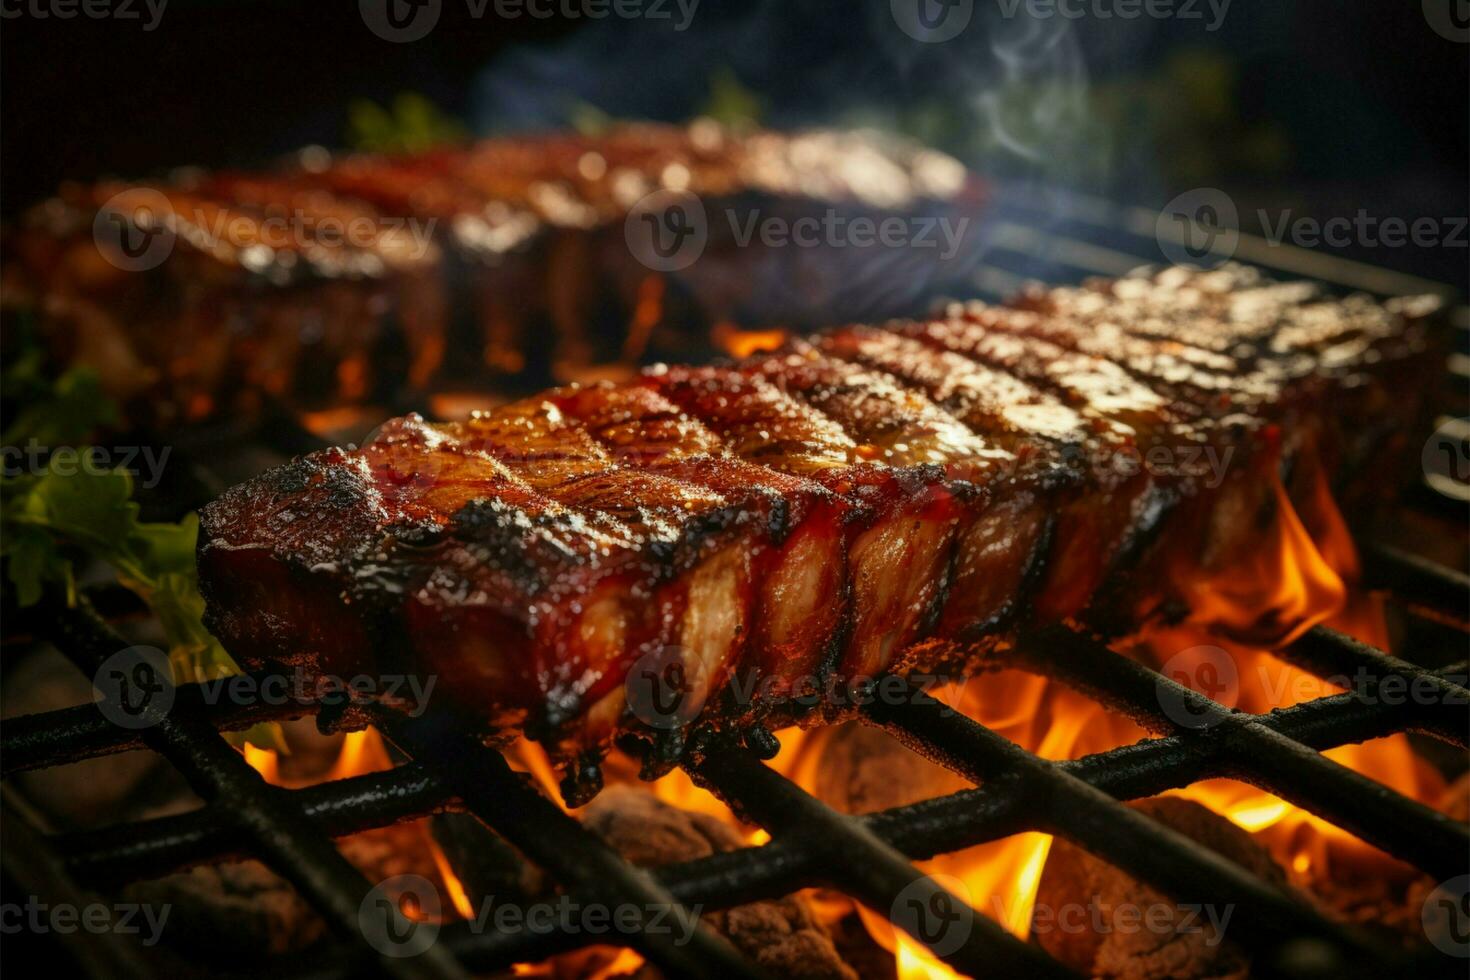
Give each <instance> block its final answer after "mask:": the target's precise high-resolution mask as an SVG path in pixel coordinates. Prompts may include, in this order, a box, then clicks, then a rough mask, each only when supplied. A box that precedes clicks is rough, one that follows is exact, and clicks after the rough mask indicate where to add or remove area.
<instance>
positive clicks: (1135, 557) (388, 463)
mask: <svg viewBox="0 0 1470 980" xmlns="http://www.w3.org/2000/svg"><path fill="white" fill-rule="evenodd" d="M1433 308H1434V304H1433V302H1432V301H1428V300H1401V301H1393V302H1390V303H1388V304H1378V303H1376V302H1373V301H1370V300H1368V299H1366V298H1363V297H1352V298H1347V299H1342V300H1338V299H1332V298H1328V297H1324V296H1321V295H1318V294H1317V293H1316V292H1315V291H1314V290H1313V289H1312V288H1311V287H1308V286H1303V285H1300V284H1273V283H1270V282H1267V281H1264V280H1262V279H1260V278H1259V277H1258V276H1257V275H1256V274H1255V273H1253V272H1250V271H1247V270H1245V269H1243V268H1237V267H1233V266H1232V267H1226V268H1224V269H1221V270H1218V271H1215V272H1208V273H1201V272H1193V271H1187V270H1183V269H1169V270H1165V271H1162V272H1159V273H1157V274H1155V275H1152V276H1140V277H1136V278H1128V279H1122V280H1118V281H1111V282H1099V283H1092V284H1088V285H1086V286H1083V287H1079V288H1074V289H1057V290H1050V291H1036V292H1030V293H1027V294H1025V295H1023V296H1021V297H1020V298H1019V299H1017V300H1016V301H1014V302H1013V304H1012V305H1008V306H985V305H967V306H957V307H955V308H953V309H951V310H950V311H948V313H947V314H946V315H944V316H942V317H938V318H935V319H929V320H918V321H902V322H894V323H889V324H886V325H884V326H882V327H871V326H849V327H844V328H841V329H836V330H832V331H829V332H826V333H820V334H817V335H815V336H812V337H810V338H807V339H804V340H799V341H793V342H791V343H790V344H788V345H787V346H786V347H785V348H783V349H781V350H779V351H776V352H773V353H765V354H758V355H755V356H753V357H750V358H748V359H745V360H740V361H737V362H734V363H729V364H726V365H723V366H716V367H673V366H655V367H652V368H650V369H648V370H646V371H645V372H644V373H643V374H642V375H641V376H640V377H638V378H637V379H636V380H634V381H631V382H627V383H622V384H616V385H614V384H599V385H592V386H585V387H581V386H572V387H566V388H561V389H556V390H552V391H548V392H545V393H543V394H541V395H539V396H536V397H533V398H529V399H526V400H523V401H520V402H517V403H515V404H512V405H509V406H505V407H502V408H498V409H495V410H493V411H489V412H486V413H483V414H479V415H477V416H475V417H473V418H471V419H469V420H468V421H464V422H456V423H450V424H430V423H428V422H425V421H424V420H422V419H420V418H418V417H414V416H410V417H407V418H401V419H397V420H395V421H394V422H392V423H390V424H388V425H387V426H385V427H384V428H383V429H382V430H381V432H380V433H379V434H378V435H377V436H376V438H374V439H373V440H371V441H370V442H369V443H368V444H366V445H364V446H362V447H361V448H357V449H330V450H326V451H322V452H317V453H313V454H311V455H309V456H306V457H303V458H299V459H297V460H295V461H293V462H291V463H290V464H289V465H286V466H283V467H281V468H279V469H276V470H273V471H271V472H268V473H266V474H264V475H262V476H260V477H258V478H256V479H254V480H252V481H250V482H248V483H246V484H244V485H242V486H239V487H236V488H234V489H233V490H231V491H229V492H227V493H226V494H225V495H224V496H223V497H221V498H220V499H219V500H218V501H216V502H214V503H213V504H211V505H210V506H208V507H207V508H206V509H205V510H204V512H203V516H202V535H201V539H200V544H199V568H200V575H201V582H202V586H203V589H204V593H205V597H206V599H207V603H208V623H209V624H210V627H211V629H213V630H214V631H215V633H216V634H217V635H218V636H219V637H220V638H221V640H222V641H223V642H224V643H225V645H226V647H227V648H228V649H229V650H230V651H231V652H232V653H233V654H234V655H235V656H236V657H238V658H239V659H240V660H241V662H242V663H244V664H246V665H248V666H250V667H268V666H275V667H279V666H282V665H295V666H297V667H300V668H302V669H305V670H307V671H311V672H320V673H327V674H332V675H338V676H350V675H355V674H359V673H362V672H364V671H366V672H369V673H371V672H373V671H377V672H394V673H396V672H404V671H411V672H414V673H416V674H424V675H427V674H432V675H434V676H436V677H437V678H438V687H437V692H438V693H437V694H436V695H435V697H436V698H438V699H440V700H439V704H438V706H439V707H441V708H444V709H445V710H446V711H448V712H451V713H457V714H458V715H459V716H460V718H461V719H462V720H463V722H464V723H465V724H468V725H472V726H475V727H477V728H479V729H480V730H482V731H485V732H487V733H491V732H497V731H500V732H504V731H519V730H524V731H527V732H530V733H532V734H533V735H535V736H537V737H540V738H542V739H544V740H546V741H547V742H548V743H549V744H551V746H552V748H553V750H554V752H555V753H556V754H557V755H559V756H560V757H562V758H563V759H565V760H568V761H575V765H574V766H573V768H574V769H575V770H576V771H577V772H578V773H581V776H580V777H579V778H580V780H581V781H580V782H579V781H578V778H573V779H572V780H571V781H570V782H569V784H568V790H567V791H568V793H569V795H570V796H571V797H572V798H582V797H585V795H586V793H587V792H588V790H589V788H595V760H596V759H597V758H598V757H599V756H598V753H599V752H600V751H601V749H602V747H603V746H605V744H606V743H607V742H608V740H609V739H610V738H611V737H613V736H614V735H615V734H617V733H623V734H630V735H631V734H636V733H637V732H639V731H642V730H645V729H648V728H660V727H664V726H660V725H658V724H657V719H655V720H654V721H653V722H650V721H649V720H648V718H647V717H646V715H643V716H640V715H639V712H637V711H636V710H633V711H630V710H629V706H628V705H627V703H626V701H627V692H628V691H629V688H628V685H627V684H626V683H625V681H626V678H627V677H628V676H629V672H630V670H632V669H633V667H634V665H635V664H641V663H643V662H645V661H646V660H647V658H649V657H651V656H652V657H654V658H655V661H656V662H659V663H663V662H665V661H666V660H667V658H673V660H674V662H675V663H677V664H678V665H679V666H680V668H681V670H682V674H683V677H684V680H683V681H681V684H684V685H685V689H687V690H690V691H691V692H692V694H693V695H696V696H697V698H699V699H702V704H703V712H702V714H700V716H699V717H698V719H697V720H694V719H692V718H689V717H680V718H679V725H680V730H679V731H676V732H673V733H670V732H667V731H665V732H663V733H662V735H661V737H660V739H659V740H656V741H658V742H659V744H660V745H663V746H665V747H667V746H668V745H670V744H673V745H674V749H673V751H677V750H678V743H679V736H680V734H681V733H682V732H683V728H684V723H685V722H692V723H693V724H694V725H695V726H696V727H697V726H727V727H729V728H731V729H733V730H740V731H748V732H752V733H755V732H758V730H759V727H760V726H768V725H771V724H776V723H785V722H788V721H792V720H802V715H803V712H806V713H807V714H808V715H809V716H820V715H821V714H822V711H820V710H818V709H816V708H812V707H811V706H810V704H809V702H807V703H805V705H806V706H805V707H794V706H793V705H794V704H795V703H796V702H798V701H800V699H799V698H797V697H796V696H795V695H796V692H797V691H801V692H802V693H803V694H805V693H807V692H808V691H809V690H810V681H811V679H812V678H821V679H825V678H837V679H839V680H840V681H841V682H842V683H844V684H849V683H855V682H856V681H857V680H858V679H861V678H867V677H876V676H879V675H883V674H885V673H898V674H902V673H905V672H910V671H914V670H917V669H922V670H925V671H929V672H935V671H940V670H942V669H946V670H950V671H963V670H970V669H976V668H978V667H979V666H981V665H983V663H984V662H985V658H986V656H987V654H989V653H990V652H992V651H993V648H994V647H995V646H996V644H997V643H998V642H999V641H1002V640H1004V639H1005V638H1006V637H1008V636H1011V635H1013V631H1014V630H1015V629H1017V628H1019V627H1022V626H1025V625H1028V624H1038V623H1045V622H1052V621H1074V622H1082V623H1085V624H1091V625H1092V626H1094V627H1095V628H1097V629H1099V630H1117V629H1126V628H1128V626H1129V625H1130V624H1132V625H1136V624H1137V623H1138V622H1140V621H1141V620H1142V619H1143V618H1145V617H1148V616H1158V615H1169V614H1170V610H1171V603H1173V604H1176V605H1177V603H1178V602H1179V601H1180V597H1181V595H1183V593H1182V592H1181V591H1180V590H1179V589H1178V588H1177V585H1178V583H1179V582H1181V581H1184V579H1185V578H1186V577H1189V576H1196V575H1203V574H1209V573H1210V572H1211V571H1212V570H1213V571H1219V570H1221V569H1228V568H1230V567H1231V562H1232V561H1234V560H1236V559H1237V558H1238V557H1239V556H1241V555H1242V554H1248V553H1249V552H1250V551H1251V549H1253V548H1255V547H1258V546H1259V544H1260V539H1259V536H1260V533H1261V528H1262V527H1263V526H1266V525H1268V524H1269V518H1270V516H1271V514H1272V513H1273V509H1274V508H1277V507H1281V506H1283V504H1284V503H1285V502H1286V499H1287V495H1288V493H1289V494H1290V495H1291V496H1292V497H1294V498H1296V504H1297V506H1298V507H1299V508H1301V509H1304V510H1307V509H1310V508H1311V507H1312V506H1313V501H1314V500H1315V499H1318V498H1317V497H1316V496H1315V495H1314V494H1313V493H1312V492H1311V491H1312V490H1313V489H1314V486H1315V485H1314V483H1313V481H1314V480H1327V481H1332V480H1335V479H1336V478H1337V477H1339V476H1341V475H1343V474H1348V473H1351V472H1353V471H1354V470H1355V469H1358V468H1361V467H1362V466H1363V465H1364V463H1365V462H1366V461H1368V460H1369V459H1372V460H1373V461H1375V463H1376V465H1378V466H1380V467H1381V466H1382V465H1383V463H1384V462H1385V461H1386V457H1388V456H1391V455H1393V454H1395V453H1398V452H1400V451H1402V449H1403V448H1404V446H1405V445H1407V438H1406V436H1405V433H1408V432H1412V431H1414V426H1415V423H1416V421H1417V416H1418V414H1419V412H1420V411H1421V404H1420V402H1421V399H1420V397H1419V393H1420V392H1422V391H1423V389H1424V385H1423V384H1422V381H1423V377H1424V375H1425V374H1426V372H1432V371H1433V370H1434V368H1433V366H1432V364H1433V361H1434V356H1435V355H1434V347H1435V345H1434V343H1433V338H1434V335H1435V331H1434V330H1433V329H1432V327H1431V324H1432V322H1433V320H1432V318H1431V317H1430V316H1429V314H1430V313H1431V312H1432V310H1433ZM1372 482H1373V483H1375V484H1376V485H1378V486H1380V487H1381V485H1382V483H1383V481H1382V480H1375V481H1372ZM1287 488H1289V490H1288V489H1287ZM1308 523H1309V525H1310V523H1311V522H1310V521H1309V522H1308ZM1176 611H1177V610H1176ZM1276 626H1277V628H1279V629H1280V630H1282V631H1287V630H1291V629H1293V628H1300V627H1301V624H1300V623H1292V622H1287V621H1283V622H1281V623H1278V624H1276ZM1273 639H1279V637H1275V638H1273ZM1269 641H1270V640H1269V639H1267V640H1266V642H1269ZM659 658H663V659H659ZM804 685H805V686H804ZM742 692H743V694H742ZM750 692H755V693H754V694H751V693H750ZM634 707H635V708H636V707H637V706H636V705H635V706H634ZM574 775H575V774H574Z"/></svg>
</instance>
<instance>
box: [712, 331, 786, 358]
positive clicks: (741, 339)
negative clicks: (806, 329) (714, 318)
mask: <svg viewBox="0 0 1470 980" xmlns="http://www.w3.org/2000/svg"><path fill="white" fill-rule="evenodd" d="M789 336H790V334H789V333H788V332H787V331H785V330H782V329H780V328H777V329H774V330H741V329H740V328H739V327H737V326H735V324H733V323H725V322H721V323H717V324H715V325H714V327H712V328H711V329H710V339H712V340H713V341H714V342H715V343H716V344H718V345H719V347H720V349H721V350H723V351H724V352H725V353H726V354H729V355H730V356H731V357H749V356H750V355H751V354H754V353H756V352H757V351H763V350H775V349H776V348H778V347H780V346H781V345H782V344H784V343H786V338H787V337H789Z"/></svg>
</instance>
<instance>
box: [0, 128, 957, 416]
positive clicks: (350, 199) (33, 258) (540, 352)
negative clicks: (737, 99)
mask: <svg viewBox="0 0 1470 980" xmlns="http://www.w3.org/2000/svg"><path fill="white" fill-rule="evenodd" d="M659 190H682V191H686V192H688V193H690V194H693V195H696V196H697V198H698V199H699V201H700V202H701V206H702V207H703V208H704V209H705V212H706V217H707V221H706V222H705V226H706V229H707V236H706V237H707V241H706V244H705V247H704V250H703V252H702V253H701V255H700V259H699V261H698V263H696V264H695V265H694V266H693V267H690V268H688V269H684V270H681V271H678V272H669V273H657V272H655V271H654V270H652V269H650V268H648V267H646V266H644V265H643V264H641V263H640V262H639V261H638V260H637V259H636V258H635V257H634V255H633V252H632V251H631V249H630V248H629V245H628V243H627V241H625V232H624V223H625V219H627V218H628V216H629V215H630V213H632V211H633V209H634V208H635V207H636V206H637V205H638V202H639V201H640V200H642V199H643V198H644V196H645V195H648V194H650V193H652V192H654V191H659ZM980 198H981V191H980V187H979V184H978V182H977V181H975V180H974V179H973V178H971V177H970V176H969V175H967V174H966V173H965V171H964V168H963V167H961V166H960V164H959V163H958V162H956V161H955V160H953V159H951V158H949V157H946V156H944V155H943V154H940V153H937V152H934V151H931V150H926V149H923V148H920V147H915V146H910V145H908V144H904V143H902V142H896V141H893V140H889V139H884V138H881V137H878V136H877V135H875V134H871V133H841V132H831V131H810V132H799V133H791V134H780V133H770V132H754V133H748V134H743V133H738V132H735V131H732V130H727V129H725V128H722V127H720V126H719V125H716V124H714V123H712V122H709V121H707V120H706V121H702V122H696V123H694V124H691V125H689V126H684V127H675V126H655V125H623V126H618V127H614V128H612V129H611V130H609V131H608V132H605V133H602V134H599V135H597V136H584V135H578V134H569V133H555V134H549V135H534V136H520V137H513V138H504V139H492V140H484V141H480V142H478V143H474V144H471V145H469V146H464V147H453V148H442V149H435V150H430V151H427V152H423V153H420V154H415V155H388V154H350V155H343V156H340V157H337V158H332V157H330V156H329V155H327V154H325V153H324V152H323V151H321V150H320V148H316V149H314V150H311V151H303V153H302V154H301V155H300V160H299V161H298V162H297V163H295V164H293V165H291V166H288V167H286V168H283V169H281V170H278V171H274V172H264V173H201V172H199V171H194V170H190V171H184V172H182V173H180V174H177V175H174V176H171V177H170V178H168V179H166V180H161V181H156V182H147V183H144V184H140V185H124V184H118V183H109V182H104V183H99V184H95V185H90V186H80V185H68V186H66V187H64V188H63V189H62V192H61V193H60V194H59V195H58V196H57V198H55V199H54V200H52V201H49V202H47V203H46V204H44V205H42V206H40V207H37V208H35V209H33V211H32V212H31V213H30V214H29V215H28V216H27V220H26V222H25V223H24V226H23V227H22V228H20V229H17V230H16V231H15V233H13V234H12V233H8V232H7V234H6V236H5V239H4V240H3V245H4V252H5V256H4V257H5V260H6V261H5V269H6V281H5V286H6V289H5V291H4V296H5V299H6V301H7V303H14V304H16V305H20V306H23V307H25V308H28V309H32V310H34V311H35V313H36V315H37V317H38V319H39V321H40V323H41V326H42V327H43V328H44V332H45V334H46V338H47V340H48V341H49V342H50V343H51V345H52V347H53V348H54V350H55V352H56V354H57V356H58V358H59V359H61V360H63V361H66V362H69V363H70V362H80V363H84V364H87V365H89V366H91V367H93V368H94V369H95V370H97V371H98V373H99V374H100V375H101V377H102V380H103V382H104V384H105V386H106V387H107V389H108V391H109V393H111V394H113V395H114V396H116V397H118V398H119V399H120V400H126V399H129V398H134V397H135V396H136V400H135V404H133V405H131V406H130V408H132V409H134V413H135V414H146V413H152V414H162V415H164V416H168V415H169V414H170V413H172V414H175V415H177V416H180V417H183V418H185V419H189V420H193V419H198V418H203V417H206V416H210V415H213V414H216V413H219V412H222V411H229V410H231V409H235V410H247V411H248V410H250V409H251V408H253V407H258V405H259V404H260V402H261V401H262V400H263V399H273V400H280V401H284V402H286V403H288V404H291V405H292V406H294V407H298V408H308V409H310V408H320V407H324V406H330V407H336V406H340V405H342V404H344V403H360V402H364V401H374V400H376V402H377V403H382V402H384V401H388V400H391V399H392V398H394V397H396V396H398V395H399V394H400V393H401V390H402V389H406V390H408V391H410V392H412V391H418V390H422V389H423V388H425V387H426V386H428V385H429V384H430V383H431V382H434V383H473V382H475V381H477V380H481V379H493V380H494V381H495V382H496V384H497V386H498V387H501V388H509V387H511V386H513V385H515V384H516V383H517V380H518V379H519V378H523V377H525V376H527V375H531V376H533V377H538V378H542V379H545V378H548V377H551V376H553V375H554V376H556V377H558V378H559V379H560V380H568V379H570V378H573V377H582V376H584V375H585V374H586V373H587V372H589V371H592V370H593V369H595V368H596V367H597V366H598V365H603V366H604V367H605V365H606V364H607V363H608V362H612V361H618V360H622V361H625V362H628V364H629V365H631V363H632V362H633V361H635V360H637V359H638V356H639V355H640V354H642V353H645V352H655V353H657V354H659V355H660V356H665V357H676V356H685V357H687V356H697V355H700V356H702V355H703V354H704V353H707V352H708V345H709V330H708V328H709V327H710V326H712V325H714V324H716V323H725V322H727V321H728V322H733V323H754V324H756V325H760V326H764V325H768V324H771V323H782V324H789V325H793V326H796V325H802V324H806V325H810V326H820V325H826V324H828V323H830V322H834V319H833V318H842V317H857V316H874V315H880V316H881V315H888V314H892V313H897V312H901V311H903V310H906V309H911V308H921V307H922V304H923V301H924V299H925V296H926V295H939V294H941V293H942V292H943V291H944V290H945V288H946V287H947V286H948V285H949V284H953V283H957V282H959V281H961V280H962V279H963V277H964V275H965V271H966V269H967V268H968V266H967V265H966V263H967V262H969V261H971V259H972V258H973V256H974V254H975V250H974V249H963V250H961V254H959V255H956V256H954V257H953V258H952V259H950V260H944V261H937V260H936V256H935V255H934V254H932V253H928V252H925V250H923V249H893V248H886V249H881V250H880V249H841V248H827V249H818V250H805V252H804V254H803V255H801V256H797V257H795V261H784V260H783V261H782V262H773V261H771V258H772V255H771V253H770V251H769V250H767V249H765V248H763V247H762V243H761V238H760V236H757V237H756V238H755V239H753V240H741V239H740V238H739V236H737V235H735V233H734V231H733V229H735V228H737V227H744V226H745V225H746V224H747V223H750V222H752V221H756V220H761V219H765V218H767V217H771V216H775V217H779V218H780V219H782V220H784V221H785V222H787V223H791V222H795V221H796V220H797V219H801V218H807V219H810V218H812V217H816V218H819V219H820V218H823V217H825V216H827V215H828V214H831V215H835V216H839V217H841V218H843V219H850V218H853V217H859V216H861V217H863V218H864V219H865V220H870V221H874V222H877V221H881V220H882V219H883V218H885V217H889V216H892V217H894V218H895V220H896V219H897V218H898V217H901V216H907V215H911V214H914V213H923V214H924V215H925V216H926V217H928V218H931V219H937V218H939V217H947V216H949V215H951V213H953V215H955V218H954V220H955V221H956V222H959V221H960V220H961V219H963V222H964V224H962V225H959V226H958V228H959V231H960V233H961V234H963V233H964V232H965V231H966V229H967V228H968V227H969V224H968V223H969V222H970V220H971V219H972V218H973V217H974V214H975V212H976V210H977V209H978V206H979V203H980ZM160 201H162V202H163V203H162V204H160ZM156 211H157V212H163V213H162V214H155V213H154V212H156ZM98 222H100V223H101V224H100V226H98V225H97V223H98ZM94 226H95V227H101V228H102V240H94ZM108 229H113V230H115V231H116V230H119V229H120V230H121V233H122V234H124V235H126V236H127V237H128V239H129V240H132V241H135V242H143V241H146V240H147V238H146V236H148V235H150V234H155V233H158V232H163V233H165V234H171V235H173V236H174V238H172V239H167V241H169V242H171V243H172V244H171V247H170V248H167V249H165V250H164V251H166V254H160V255H158V256H157V257H156V259H157V264H156V265H155V264H154V260H153V258H150V259H149V261H147V262H145V263H142V264H141V266H140V267H132V266H131V265H130V263H129V261H127V260H126V259H125V258H124V257H120V256H118V255H115V254H113V253H112V250H110V249H109V248H104V247H103V245H104V240H105V239H106V237H107V236H106V232H107V230H108ZM880 253H881V254H880ZM875 256H877V257H876V258H875ZM787 258H791V256H787ZM873 261H883V262H887V263H890V264H892V263H900V264H905V263H906V264H907V265H905V266H904V267H893V268H887V269H882V270H876V272H881V273H882V274H881V276H880V275H878V274H876V272H875V271H874V270H867V271H868V272H872V273H874V274H868V275H864V274H860V273H861V272H863V271H864V270H865V269H866V266H864V267H862V268H859V267H857V266H856V265H855V263H866V262H873ZM118 262H121V264H122V265H123V266H125V267H122V268H120V267H117V264H116V263H118ZM864 282H874V283H877V284H878V286H879V287H880V289H879V291H878V294H877V295H875V296H865V295H862V294H860V292H859V291H858V290H857V289H856V288H855V284H859V283H864ZM906 291H907V295H905V292H906ZM630 324H634V326H633V327H630V326H629V325H630ZM541 383H544V381H540V382H537V383H536V384H535V385H534V387H540V384H541ZM534 387H533V388H531V389H530V390H534Z"/></svg>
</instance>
